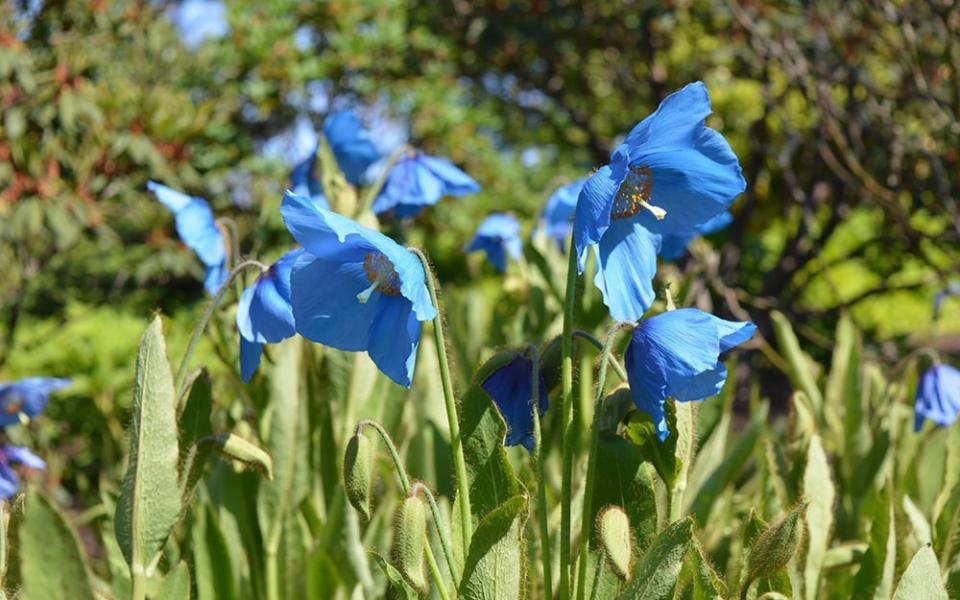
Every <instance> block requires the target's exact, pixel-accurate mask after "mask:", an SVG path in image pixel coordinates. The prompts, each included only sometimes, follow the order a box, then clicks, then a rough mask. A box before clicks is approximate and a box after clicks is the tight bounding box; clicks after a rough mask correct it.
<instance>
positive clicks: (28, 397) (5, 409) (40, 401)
mask: <svg viewBox="0 0 960 600" xmlns="http://www.w3.org/2000/svg"><path fill="white" fill-rule="evenodd" d="M68 385H70V380H69V379H62V378H57V377H28V378H26V379H20V380H19V381H11V382H8V383H0V427H8V426H10V425H16V424H17V423H20V422H23V421H26V420H29V419H33V418H34V417H36V416H37V415H39V414H40V413H41V412H43V409H45V408H46V407H47V402H48V401H49V400H50V394H52V393H53V392H56V391H57V390H61V389H63V388H65V387H67V386H68Z"/></svg>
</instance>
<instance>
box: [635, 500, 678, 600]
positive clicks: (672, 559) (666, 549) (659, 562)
mask: <svg viewBox="0 0 960 600" xmlns="http://www.w3.org/2000/svg"><path fill="white" fill-rule="evenodd" d="M692 539H693V519H691V518H686V519H683V520H682V521H677V522H676V523H674V524H672V525H670V527H667V528H666V529H665V530H663V532H661V533H660V535H658V536H657V537H656V538H655V539H654V540H653V544H651V545H650V548H649V549H648V550H647V552H646V554H644V555H643V558H641V559H640V561H639V562H638V563H637V566H636V567H634V569H633V580H632V581H631V582H630V586H629V587H628V588H627V590H626V591H625V592H624V593H623V594H621V595H620V598H621V599H623V600H626V599H640V598H643V600H672V599H673V591H674V588H675V587H676V585H677V579H678V578H679V575H680V569H681V568H682V567H683V560H684V557H685V556H686V555H687V550H688V549H689V548H690V542H691V540H692Z"/></svg>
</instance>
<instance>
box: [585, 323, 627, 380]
mask: <svg viewBox="0 0 960 600" xmlns="http://www.w3.org/2000/svg"><path fill="white" fill-rule="evenodd" d="M573 337H575V338H580V339H581V340H584V341H587V342H590V344H592V345H593V347H594V348H596V349H597V350H600V351H601V352H603V342H601V341H600V340H598V339H597V338H595V337H593V336H592V335H590V334H589V333H587V332H586V331H583V330H582V329H575V330H574V331H573ZM610 366H611V367H613V370H614V371H615V372H616V373H617V377H619V378H620V381H623V382H624V383H626V381H627V372H626V370H624V368H623V365H621V364H620V361H618V360H617V359H616V357H614V356H611V357H610Z"/></svg>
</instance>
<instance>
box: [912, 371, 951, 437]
mask: <svg viewBox="0 0 960 600" xmlns="http://www.w3.org/2000/svg"><path fill="white" fill-rule="evenodd" d="M913 414H914V420H913V429H914V431H920V429H921V428H922V427H923V420H924V419H930V420H931V421H933V422H934V423H936V424H937V425H939V426H941V427H949V426H950V425H953V423H954V421H956V420H957V415H958V414H960V371H958V370H957V369H955V368H953V367H951V366H950V365H945V364H942V363H937V364H935V365H933V366H932V367H930V368H929V369H927V370H926V371H924V373H923V375H921V376H920V381H919V382H918V383H917V392H916V396H915V398H914V403H913Z"/></svg>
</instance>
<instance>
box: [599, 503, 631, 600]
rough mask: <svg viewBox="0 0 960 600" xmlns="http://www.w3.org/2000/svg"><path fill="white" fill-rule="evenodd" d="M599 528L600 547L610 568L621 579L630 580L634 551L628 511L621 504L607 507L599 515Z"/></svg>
mask: <svg viewBox="0 0 960 600" xmlns="http://www.w3.org/2000/svg"><path fill="white" fill-rule="evenodd" d="M597 529H598V530H599V532H600V547H601V548H602V549H603V554H604V556H606V557H607V562H608V563H609V564H610V568H612V569H613V571H614V573H616V574H617V576H618V577H619V578H620V579H622V580H624V581H627V580H629V579H630V562H631V559H632V558H633V552H632V544H631V536H630V519H629V518H628V517H627V513H625V512H623V509H622V508H620V507H619V506H608V507H606V508H605V509H603V511H601V512H600V514H599V515H597Z"/></svg>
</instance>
